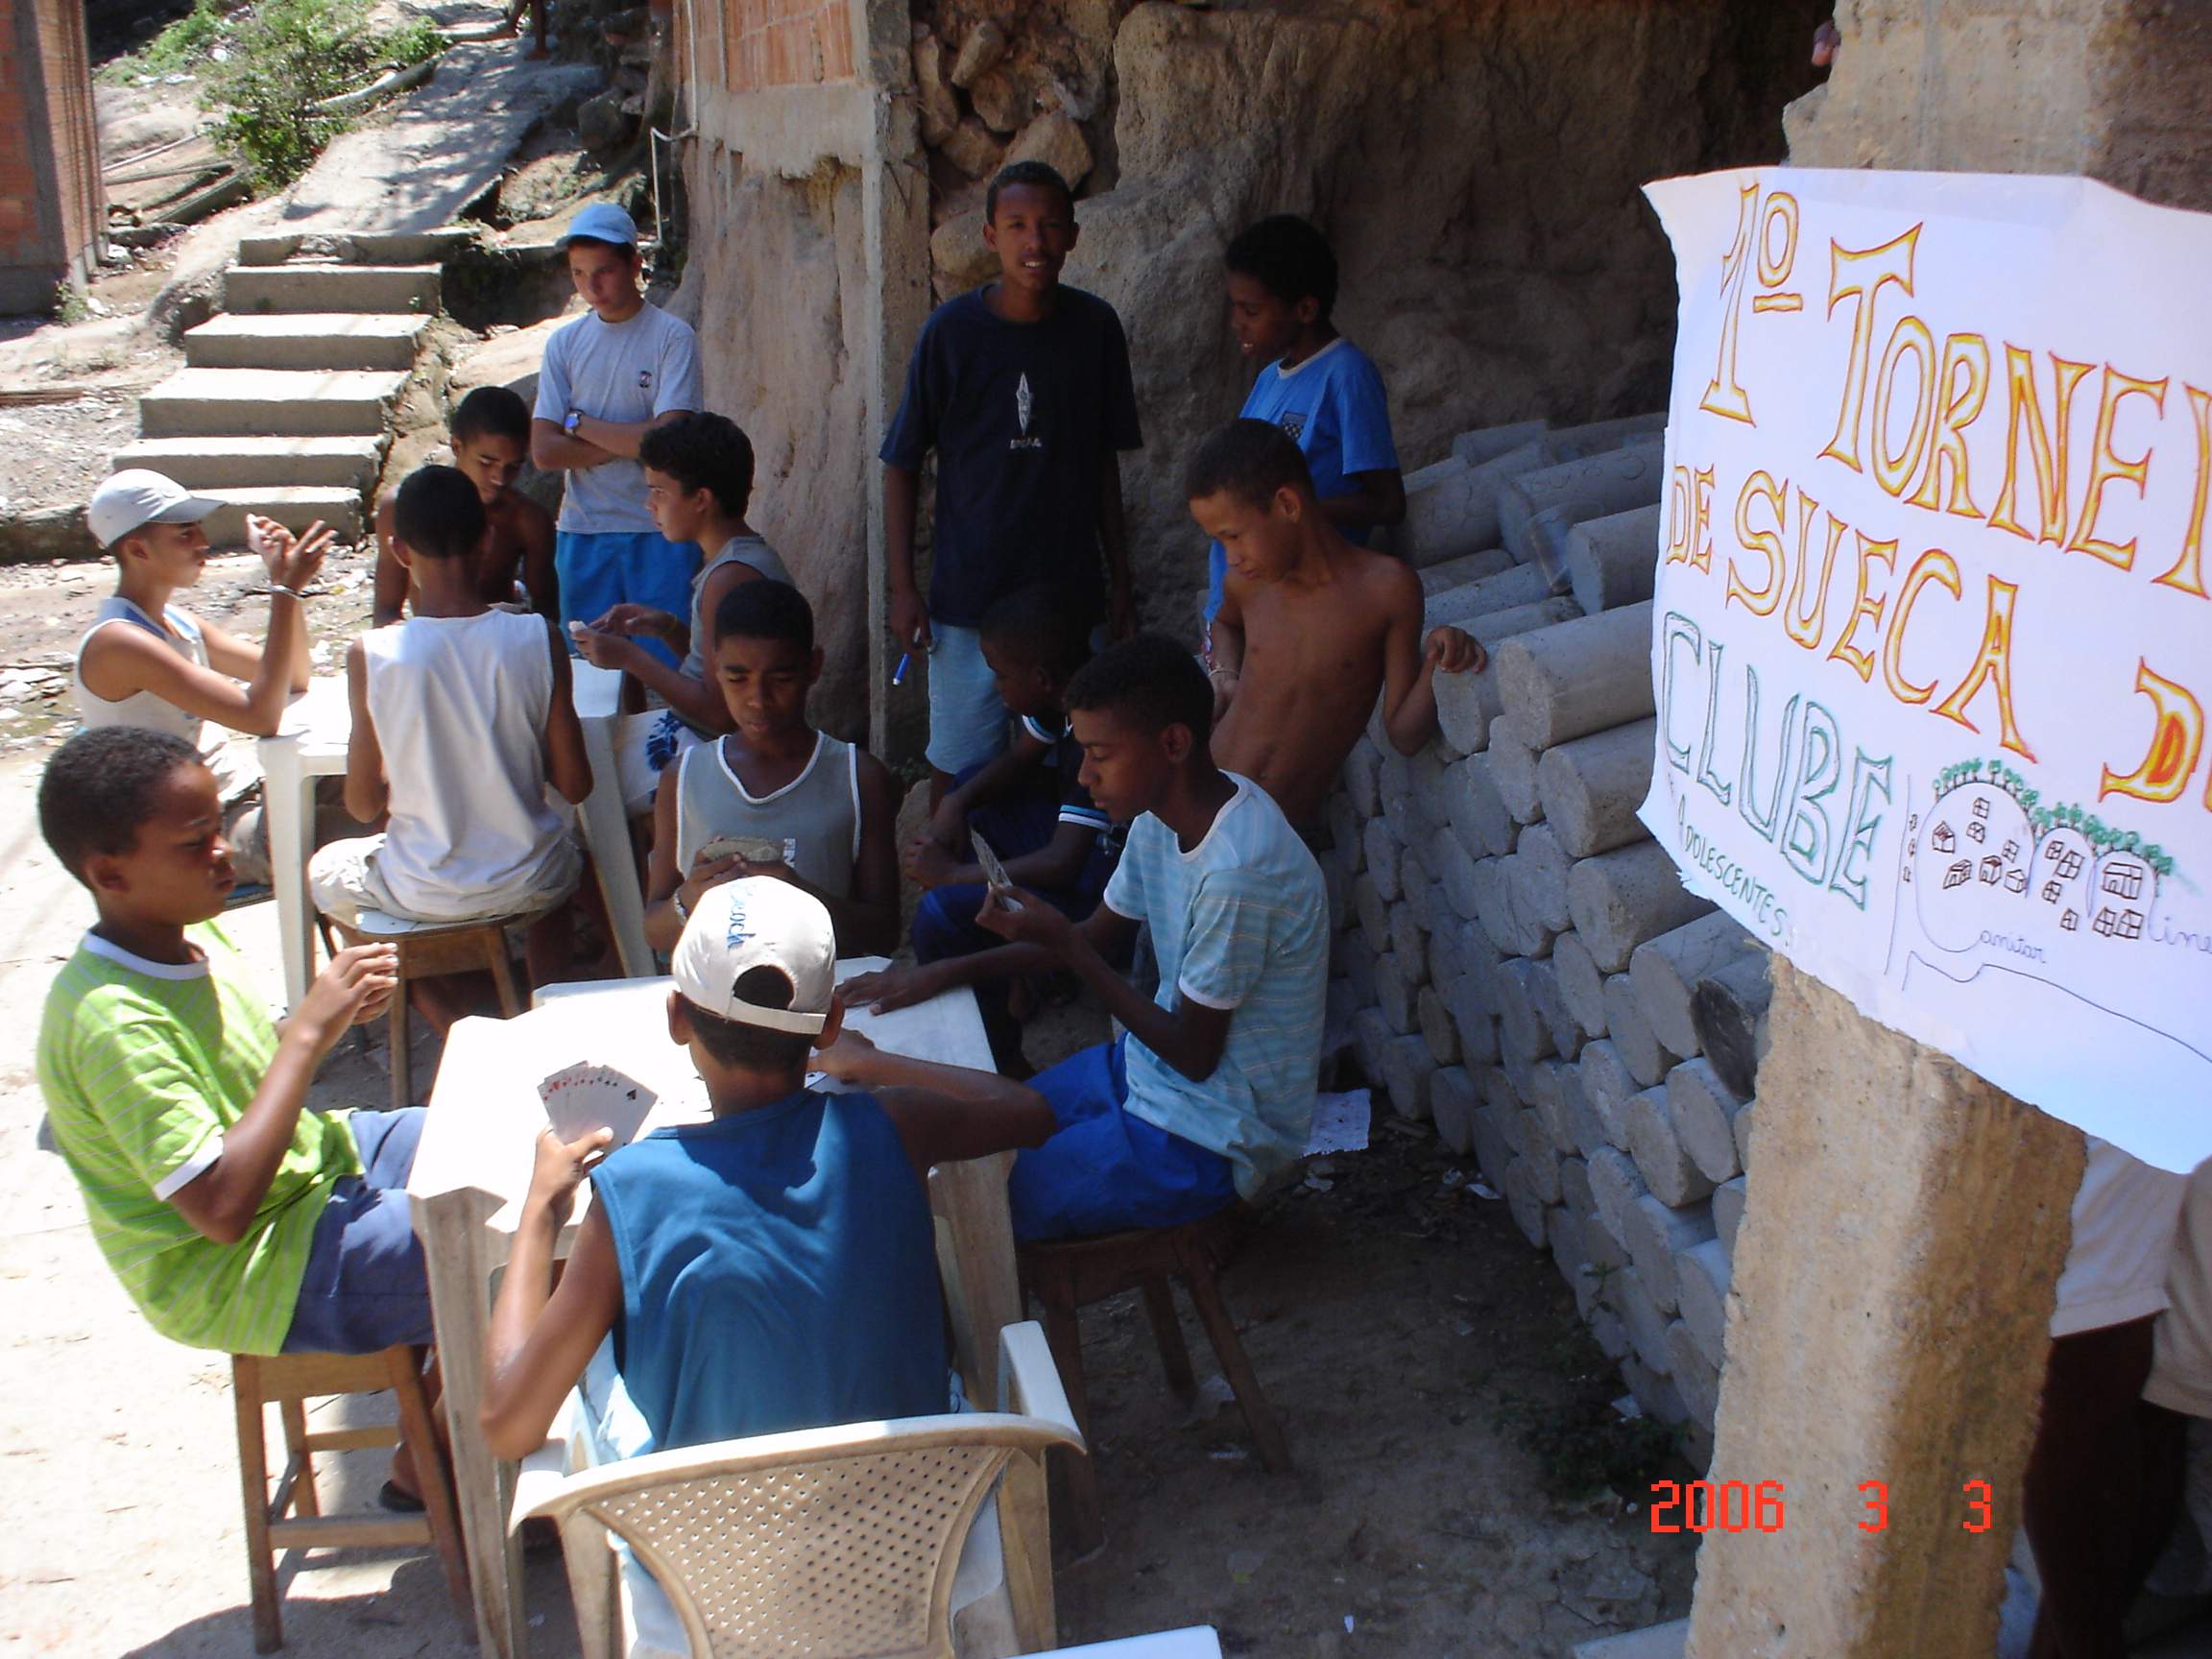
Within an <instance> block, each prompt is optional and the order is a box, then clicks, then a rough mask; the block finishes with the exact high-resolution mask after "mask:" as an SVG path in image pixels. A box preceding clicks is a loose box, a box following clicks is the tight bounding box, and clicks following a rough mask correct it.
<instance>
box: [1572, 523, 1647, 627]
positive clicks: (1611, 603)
mask: <svg viewBox="0 0 2212 1659" xmlns="http://www.w3.org/2000/svg"><path fill="white" fill-rule="evenodd" d="M1659 534H1660V519H1659V508H1658V507H1657V506H1656V505H1653V506H1650V507H1634V508H1631V509H1629V510H1628V511H1627V512H1625V513H1614V514H1610V515H1608V516H1607V517H1603V518H1588V519H1585V520H1583V521H1582V522H1581V523H1579V524H1577V525H1575V528H1574V529H1572V530H1570V531H1568V532H1567V586H1568V591H1569V592H1571V593H1573V594H1574V595H1575V604H1577V605H1579V606H1581V607H1582V609H1583V610H1584V611H1586V612H1588V613H1590V614H1591V615H1593V616H1595V615H1597V614H1598V613H1599V612H1600V611H1618V610H1620V609H1621V608H1622V607H1623V606H1626V605H1640V604H1642V603H1643V602H1644V601H1645V600H1647V599H1648V598H1650V597H1651V592H1652V589H1653V586H1654V584H1655V582H1656V580H1657V577H1658V572H1659Z"/></svg>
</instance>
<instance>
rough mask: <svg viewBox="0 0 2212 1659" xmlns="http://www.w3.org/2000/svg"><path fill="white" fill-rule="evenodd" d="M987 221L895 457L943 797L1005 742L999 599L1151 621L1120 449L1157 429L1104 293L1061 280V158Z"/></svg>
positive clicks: (910, 635)
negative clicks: (922, 525) (969, 279)
mask: <svg viewBox="0 0 2212 1659" xmlns="http://www.w3.org/2000/svg"><path fill="white" fill-rule="evenodd" d="M984 219H985V224H984V227H983V236H984V240H985V241H987V242H988V243H989V244H990V245H991V248H992V249H993V251H994V252H997V253H998V270H999V278H998V281H997V282H994V283H991V284H989V285H987V286H985V287H982V288H979V289H977V290H975V291H974V293H970V294H962V295H960V296H959V297H958V298H956V299H952V300H948V301H946V302H945V303H944V304H942V305H940V306H938V307H937V309H936V310H935V311H933V312H931V313H930V316H929V321H928V322H927V323H926V324H925V325H923V328H922V338H921V339H920V340H919V341H917V342H916V343H915V347H914V357H913V360H912V362H911V363H909V364H908V366H907V370H906V391H905V395H904V397H902V399H901V401H900V405H899V414H898V417H897V418H896V419H895V420H894V421H892V422H891V429H890V431H889V432H887V433H886V434H885V435H884V438H883V448H882V451H881V459H882V461H883V463H884V470H883V523H884V542H885V548H886V558H887V560H888V563H889V570H888V576H889V581H890V589H891V633H892V636H893V637H894V638H896V639H897V641H898V643H899V648H900V649H901V650H902V651H905V650H908V649H914V650H924V651H927V652H929V653H930V658H929V749H928V759H929V767H930V772H931V786H930V802H931V805H932V806H934V805H935V804H936V802H937V801H938V800H939V799H940V798H941V797H942V796H943V795H944V793H945V790H946V788H947V787H948V786H949V785H950V782H951V781H952V776H953V774H954V773H956V772H959V771H961V770H962V769H963V768H966V767H969V766H974V765H978V764H980V763H981V762H983V761H985V760H988V759H990V758H991V757H993V756H994V755H996V754H998V751H999V749H1000V748H1001V747H1002V746H1003V745H1004V743H1005V741H1006V708H1005V705H1004V704H1003V703H1002V702H1001V701H1000V700H999V697H998V691H997V689H996V688H995V687H994V685H993V684H992V677H991V669H990V665H989V664H988V663H986V662H985V661H983V651H982V645H981V642H980V640H979V639H978V637H977V633H976V631H977V629H978V627H979V626H980V625H981V623H982V621H983V613H985V612H986V611H988V610H990V609H991V607H992V606H993V605H994V604H995V603H997V602H998V600H1000V599H1003V598H1005V597H1006V596H1007V595H1008V594H1010V593H1013V592H1015V591H1017V590H1018V589H1023V588H1027V587H1029V586H1031V585H1032V584H1034V583H1039V582H1045V583H1049V584H1051V585H1052V586H1054V587H1056V588H1058V589H1060V590H1061V591H1062V592H1063V593H1064V594H1065V595H1066V596H1067V598H1068V600H1069V602H1070V604H1071V605H1073V606H1074V607H1075V608H1076V609H1077V610H1078V611H1079V612H1080V613H1081V617H1082V620H1083V622H1084V624H1085V625H1086V626H1090V625H1093V624H1095V623H1097V622H1099V621H1101V620H1103V621H1105V622H1106V623H1107V624H1108V626H1109V629H1110V631H1111V632H1112V633H1113V634H1114V635H1115V637H1123V636H1126V635H1127V634H1129V633H1131V632H1132V631H1133V630H1134V629H1135V626H1136V611H1135V600H1134V598H1133V596H1132V593H1131V589H1130V584H1129V548H1128V543H1127V538H1126V533H1125V530H1124V526H1123V521H1122V515H1121V469H1120V462H1119V459H1118V453H1117V452H1118V451H1119V450H1123V449H1135V448H1138V447H1139V446H1140V445H1142V442H1143V439H1142V434H1141V432H1140V431H1139V429H1138V424H1137V394H1136V389H1135V383H1134V381H1133V380H1132V378H1131V376H1130V372H1129V344H1128V341H1127V340H1126V339H1125V338H1124V337H1123V335H1122V332H1121V319H1120V318H1118V317H1117V316H1116V315H1115V314H1114V307H1113V306H1111V305H1109V304H1107V303H1106V301H1103V300H1100V299H1099V298H1097V297H1096V296H1095V295H1093V294H1086V293H1084V292H1083V291H1082V290H1081V289H1079V288H1068V287H1063V286H1062V285H1061V282H1060V268H1061V267H1062V266H1063V265H1065V264H1066V263H1067V261H1068V255H1069V254H1070V252H1073V251H1074V247H1075V238H1076V225H1075V203H1074V197H1073V194H1072V192H1070V190H1069V188H1068V184H1067V181H1066V180H1063V179H1062V178H1061V177H1060V175H1059V174H1057V173H1055V172H1054V171H1053V170H1052V169H1051V168H1049V167H1047V166H1046V165H1045V164H1044V163H1043V162H1041V161H1018V162H1016V163H1015V164H1014V165H1013V166H1011V167H1007V168H1005V169H1004V170H1002V171H1001V172H1000V173H999V174H998V177H997V178H995V179H994V180H992V181H991V188H990V192H989V194H988V195H987V196H986V198H985V201H984ZM932 449H934V450H935V451H936V453H937V517H936V527H935V540H934V542H933V550H932V553H931V558H930V573H929V594H928V599H927V602H926V603H925V602H924V599H923V596H922V593H921V590H920V589H919V588H918V587H917V586H916V584H915V580H914V517H915V509H916V505H917V500H918V496H919V493H920V487H921V485H920V480H921V471H922V463H923V461H924V460H925V459H926V457H927V456H928V454H929V452H930V451H931V450H932ZM1101 553H1103V554H1104V556H1105V580H1103V581H1102V580H1101V579H1100V571H1099V556H1100V554H1101Z"/></svg>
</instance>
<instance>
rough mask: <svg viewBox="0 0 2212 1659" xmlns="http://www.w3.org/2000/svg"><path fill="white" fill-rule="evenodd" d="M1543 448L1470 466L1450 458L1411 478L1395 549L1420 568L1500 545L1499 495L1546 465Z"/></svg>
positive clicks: (1393, 538)
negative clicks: (1524, 473)
mask: <svg viewBox="0 0 2212 1659" xmlns="http://www.w3.org/2000/svg"><path fill="white" fill-rule="evenodd" d="M1549 458H1550V457H1549V455H1548V453H1547V451H1546V450H1545V448H1544V446H1543V445H1541V444H1523V445H1519V446H1518V447H1516V448H1513V449H1508V450H1507V451H1505V452H1504V453H1503V454H1502V455H1498V456H1494V457H1492V458H1491V459H1490V460H1488V461H1485V462H1483V463H1482V464H1481V465H1479V466H1475V467H1470V466H1469V465H1468V464H1467V463H1466V462H1464V461H1462V460H1460V459H1459V458H1458V457H1457V456H1456V455H1448V456H1446V457H1445V458H1444V459H1443V460H1441V461H1439V462H1437V463H1436V464H1435V465H1434V466H1432V467H1424V468H1422V469H1420V470H1419V471H1417V472H1408V473H1407V475H1406V519H1405V522H1404V523H1402V524H1399V525H1397V526H1395V527H1394V528H1393V529H1392V530H1391V531H1390V533H1389V545H1390V548H1391V550H1392V551H1393V552H1395V553H1396V554H1397V555H1398V556H1399V557H1400V558H1401V559H1403V560H1405V561H1406V562H1407V564H1408V565H1412V566H1413V567H1414V568H1415V569H1416V570H1419V569H1421V568H1423V567H1424V566H1426V565H1441V564H1442V563H1444V561H1445V560H1447V559H1458V558H1462V557H1464V556H1465V555H1467V554H1469V553H1479V552H1480V551H1482V550H1483V549H1484V548H1488V547H1495V546H1497V545H1498V541H1499V537H1498V495H1499V492H1500V491H1501V490H1503V488H1504V487H1505V486H1506V485H1507V484H1510V483H1511V482H1512V481H1513V480H1514V479H1515V478H1517V477H1519V476H1520V475H1521V474H1522V473H1523V472H1527V471H1529V470H1531V469H1535V468H1538V467H1542V466H1543V465H1544V464H1545V463H1546V462H1547V460H1549Z"/></svg>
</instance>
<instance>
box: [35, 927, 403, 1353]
mask: <svg viewBox="0 0 2212 1659" xmlns="http://www.w3.org/2000/svg"><path fill="white" fill-rule="evenodd" d="M187 937H188V938H189V939H190V940H191V942H192V943H193V944H194V945H197V946H198V947H199V948H200V950H201V951H202V952H203V955H204V960H202V961H199V962H194V963H187V964H183V965H177V964H172V963H165V962H149V961H146V960H145V959H144V958H142V957H138V956H134V955H132V953H131V952H129V951H128V950H122V949H121V948H119V947H117V946H114V945H111V944H109V943H108V941H107V940H105V939H101V938H99V937H97V936H95V935H92V934H86V935H85V937H84V943H83V944H82V945H80V946H79V947H78V950H77V953H76V954H75V955H74V956H72V957H70V959H69V961H68V964H67V965H66V966H65V967H64V968H63V969H62V970H61V974H60V978H58V979H56V980H55V981H54V989H53V990H52V991H51V992H49V993H48V994H47V997H46V1013H45V1018H44V1020H43V1021H42V1022H40V1024H39V1027H38V1082H39V1086H40V1087H41V1088H42V1089H43V1090H44V1091H45V1094H46V1110H47V1118H48V1121H49V1122H50V1123H51V1124H52V1125H53V1130H54V1143H55V1145H56V1146H57V1147H58V1148H59V1149H60V1153H61V1157H62V1160H63V1161H64V1162H65V1163H67V1164H68V1166H69V1171H70V1173H71V1174H73V1175H75V1176H76V1177H77V1184H78V1186H79V1187H81V1188H82V1189H84V1208H85V1211H86V1212H87V1214H89V1216H90V1218H91V1222H92V1236H93V1237H94V1238H96V1239H97V1240H98V1241H99V1244H100V1249H101V1252H102V1253H103V1254H104V1255H106V1257H107V1258H108V1266H110V1267H112V1268H113V1269H114V1270H115V1275H116V1277H117V1278H119V1279H121V1280H122V1281H123V1287H124V1288H125V1289H126V1290H128V1291H130V1292H131V1298H132V1301H134V1302H136V1303H137V1304H138V1309H139V1311H141V1312H142V1313H144V1314H145V1315H146V1318H147V1320H148V1321H149V1322H150V1323H151V1324H152V1325H153V1327H154V1329H155V1330H156V1331H158V1332H160V1333H161V1334H162V1335H164V1336H167V1337H169V1338H171V1339H172V1340H173V1341H178V1342H183V1343H187V1344H189V1345H190V1346H192V1347H195V1348H215V1349H221V1350H224V1351H226V1352H229V1353H234V1354H275V1353H277V1352H279V1351H280V1350H281V1349H282V1348H283V1346H284V1334H285V1333H286V1332H287V1331H289V1330H290V1329H291V1328H292V1311H293V1309H294V1307H295V1305H296V1304H297V1303H298V1302H299V1300H300V1285H301V1280H302V1279H303V1278H304V1277H305V1276H306V1272H307V1257H308V1252H309V1250H310V1248H311V1246H312V1244H313V1240H314V1236H315V1222H316V1218H317V1217H318V1216H320V1215H321V1214H323V1206H324V1204H325V1201H326V1200H327V1199H328V1198H329V1196H330V1190H331V1188H332V1187H334V1186H335V1185H336V1184H337V1182H338V1179H339V1177H341V1176H344V1175H358V1174H360V1173H361V1161H360V1158H359V1156H358V1154H357V1153H356V1152H355V1151H354V1147H353V1136H352V1133H351V1131H350V1130H349V1128H348V1127H347V1124H346V1122H345V1119H344V1118H331V1117H326V1116H325V1115H323V1114H321V1113H317V1112H305V1111H303V1112H301V1114H300V1122H299V1126H298V1127H297V1128H296V1129H295V1130H294V1131H293V1134H292V1145H291V1147H290V1149H289V1150H287V1151H286V1152H285V1154H284V1161H283V1163H282V1164H280V1165H279V1166H277V1169H276V1179H275V1180H274V1181H272V1182H271V1183H270V1185H269V1191H268V1194H267V1195H266V1196H265V1197H264V1198H263V1199H262V1200H261V1207H260V1209H259V1211H258V1212H257V1213H256V1214H255V1216H254V1220H253V1226H252V1231H250V1232H249V1233H248V1234H247V1235H246V1237H245V1238H241V1239H240V1240H239V1241H238V1242H237V1243H235V1244H218V1243H216V1242H215V1241H214V1240H213V1239H210V1238H204V1237H203V1236H202V1235H200V1234H199V1233H196V1232H194V1231H193V1230H192V1225H191V1223H190V1222H188V1221H186V1220H185V1219H184V1217H183V1215H182V1214H180V1213H179V1212H178V1210H177V1207H176V1206H175V1205H173V1204H171V1203H170V1202H169V1201H168V1200H169V1197H170V1195H171V1194H172V1193H174V1192H176V1191H177V1190H179V1189H180V1188H181V1187H183V1186H185V1185H186V1184H187V1183H189V1182H190V1181H191V1180H193V1179H194V1178H195V1177H196V1176H198V1175H199V1174H201V1173H202V1172H203V1171H204V1170H205V1169H206V1168H207V1167H208V1166H210V1165H211V1164H213V1163H214V1162H215V1160H216V1159H217V1158H218V1157H220V1156H221V1155H222V1151H223V1136H224V1133H225V1131H227V1130H228V1129H229V1128H230V1127H231V1126H232V1125H233V1124H235V1123H236V1122H237V1121H238V1120H239V1119H240V1118H243V1117H244V1116H245V1115H246V1108H247V1107H248V1106H249V1105H250V1104H251V1103H252V1099H253V1092H254V1090H256V1089H258V1088H259V1087H260V1085H261V1079H262V1078H263V1077H264V1076H265V1075H266V1074H267V1073H268V1070H269V1066H270V1063H271V1061H272V1060H273V1059H274V1058H275V1057H276V1027H275V1026H274V1025H272V1024H271V1022H270V1020H269V1011H268V1008H267V1006H266V1005H265V1004H264V1003H263V1001H262V999H261V998H260V996H259V994H258V993H257V991H256V990H255V988H254V985H253V981H252V977H251V976H250V974H248V972H247V969H246V965H245V964H244V963H243V962H242V961H241V960H240V959H239V957H238V954H237V952H236V951H235V950H232V949H231V947H230V943H229V941H228V939H226V938H225V937H224V936H223V933H222V931H221V930H220V929H219V928H217V927H216V926H214V925H213V924H212V923H209V924H205V925H203V926H197V927H193V928H190V929H188V930H187Z"/></svg>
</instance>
